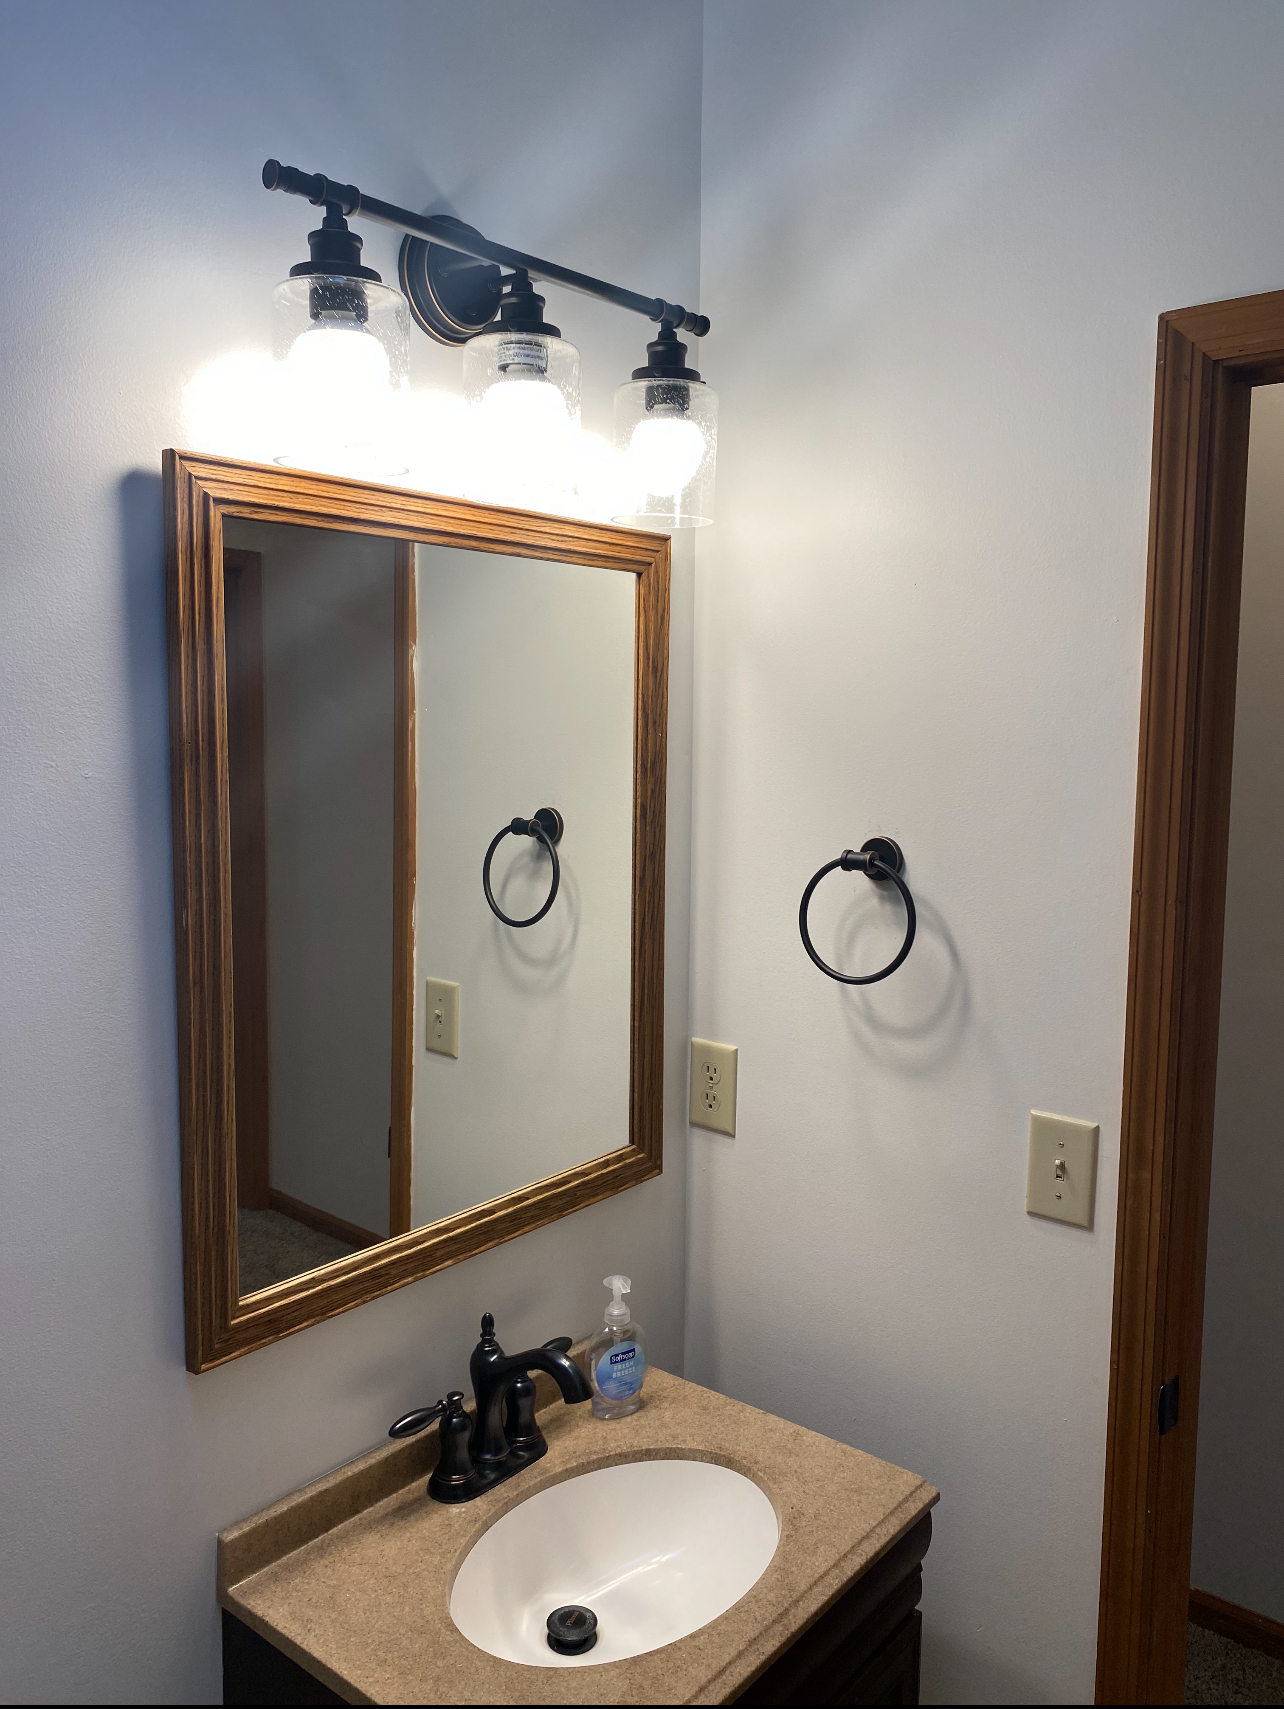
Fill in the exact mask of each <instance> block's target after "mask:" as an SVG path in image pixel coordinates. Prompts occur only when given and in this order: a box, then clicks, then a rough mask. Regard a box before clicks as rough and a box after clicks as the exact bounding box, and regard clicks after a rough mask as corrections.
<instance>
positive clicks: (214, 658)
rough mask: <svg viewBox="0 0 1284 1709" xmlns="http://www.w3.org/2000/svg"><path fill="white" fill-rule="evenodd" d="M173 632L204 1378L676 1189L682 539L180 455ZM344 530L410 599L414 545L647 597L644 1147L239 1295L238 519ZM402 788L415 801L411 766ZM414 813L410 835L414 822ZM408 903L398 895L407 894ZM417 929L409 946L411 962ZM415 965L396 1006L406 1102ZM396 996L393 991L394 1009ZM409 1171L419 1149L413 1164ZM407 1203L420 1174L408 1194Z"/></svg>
mask: <svg viewBox="0 0 1284 1709" xmlns="http://www.w3.org/2000/svg"><path fill="white" fill-rule="evenodd" d="M163 473H164V499H165V558H166V586H167V604H168V630H169V704H170V777H171V809H172V818H173V838H174V921H175V932H174V936H175V959H176V975H177V997H178V1046H179V1109H180V1131H181V1145H182V1199H183V1285H184V1306H185V1322H186V1341H187V1366H188V1369H189V1370H191V1371H195V1372H199V1371H206V1370H210V1369H211V1368H212V1367H214V1366H216V1365H221V1364H223V1363H225V1362H226V1361H227V1360H229V1359H234V1358H237V1357H238V1356H239V1355H241V1354H243V1353H249V1352H252V1351H253V1350H254V1349H255V1348H256V1347H264V1346H267V1345H268V1344H269V1343H271V1342H273V1341H277V1340H279V1339H280V1338H281V1337H282V1336H284V1335H290V1334H293V1333H294V1332H295V1331H296V1330H300V1329H306V1328H308V1327H309V1326H310V1325H311V1324H313V1323H319V1322H321V1321H322V1320H323V1319H325V1318H327V1317H333V1316H335V1315H336V1314H337V1313H338V1312H342V1311H347V1310H349V1309H350V1308H351V1307H352V1306H356V1305H361V1304H363V1303H364V1302H365V1301H366V1300H370V1299H375V1298H377V1297H378V1296H379V1295H380V1294H385V1293H389V1292H391V1291H392V1290H393V1289H394V1288H400V1287H404V1286H405V1285H406V1284H407V1283H408V1282H413V1281H417V1280H418V1279H419V1278H420V1277H422V1276H427V1275H431V1274H432V1273H433V1272H434V1271H436V1270H441V1269H444V1268H446V1267H447V1266H448V1265H451V1264H457V1263H459V1262H461V1261H462V1260H463V1259H465V1258H470V1257H472V1256H473V1255H474V1254H475V1253H478V1252H484V1251H486V1250H487V1249H488V1248H490V1247H492V1246H497V1245H499V1244H500V1243H501V1242H503V1241H505V1240H512V1239H513V1238H515V1237H516V1236H517V1235H519V1234H525V1233H526V1232H528V1231H529V1230H530V1229H534V1228H539V1227H541V1226H542V1225H543V1224H545V1223H548V1222H553V1221H555V1220H556V1219H558V1218H559V1217H563V1216H567V1215H569V1214H570V1213H571V1212H572V1211H575V1210H579V1209H581V1208H582V1207H584V1206H585V1205H590V1204H594V1203H596V1202H597V1201H598V1200H599V1199H604V1198H607V1197H609V1196H611V1195H612V1194H614V1193H618V1192H622V1191H624V1190H625V1189H626V1188H628V1187H632V1186H636V1185H637V1184H638V1183H640V1182H642V1181H646V1180H650V1179H651V1178H652V1177H654V1176H656V1175H658V1174H660V1172H661V1168H662V1163H663V1080H664V996H663V990H664V859H665V788H666V776H667V752H666V744H667V722H668V631H669V540H668V537H667V536H666V535H657V534H645V533H639V532H636V531H634V530H632V529H625V528H615V527H608V526H605V525H602V524H597V523H588V522H578V521H574V520H572V519H570V518H564V517H554V516H540V515H535V514H532V513H529V512H525V511H516V510H505V509H500V508H498V507H495V506H491V505H482V504H472V503H469V502H466V501H465V500H462V499H445V498H435V497H431V496H429V495H427V494H424V493H417V492H406V491H402V490H399V489H395V488H389V487H381V486H375V485H372V484H369V483H366V482H363V481H350V480H343V479H340V478H338V477H334V476H323V475H312V474H306V473H303V472H301V471H297V470H288V469H282V468H277V467H261V466H259V465H256V464H251V463H241V462H236V461H233V460H232V459H230V458H222V457H205V456H196V455H192V454H190V453H187V452H182V451H166V452H165V453H164V456H163ZM227 516H239V517H246V518H250V519H253V520H257V521H261V522H277V523H291V524H294V525H295V526H301V527H313V528H324V529H330V530H341V531H345V532H349V533H356V534H363V535H370V536H381V537H384V538H388V539H392V540H394V541H396V542H398V543H399V545H398V552H397V560H396V562H397V569H398V582H399V585H401V584H402V583H404V584H405V586H406V587H407V588H409V589H412V588H413V578H412V574H411V565H412V561H413V551H414V546H415V544H416V543H425V544H429V545H440V546H456V547H462V548H464V549H467V550H470V551H480V552H495V553H504V554H508V555H511V556H517V557H527V558H542V559H554V560H558V561H561V562H566V563H575V564H583V565H589V566H596V567H599V568H601V569H603V570H605V571H609V572H615V573H624V574H629V575H632V576H633V577H634V578H635V582H636V623H635V640H634V648H635V652H634V736H633V839H632V840H633V849H632V854H633V876H632V931H631V966H630V981H629V983H630V1021H629V1143H628V1145H626V1146H624V1147H622V1148H620V1149H619V1150H616V1151H612V1152H608V1153H607V1154H606V1155H605V1156H602V1157H598V1158H595V1159H593V1160H591V1161H589V1162H586V1163H581V1164H578V1165H576V1166H575V1167H574V1168H570V1169H566V1170H563V1171H562V1172H561V1173H559V1174H556V1175H552V1176H549V1177H548V1178H547V1179H546V1180H543V1181H538V1182H536V1183H534V1184H533V1185H531V1186H527V1187H523V1188H521V1189H519V1190H517V1191H515V1192H511V1193H507V1194H505V1195H504V1196H503V1197H501V1198H497V1199H493V1200H491V1201H490V1202H489V1203H488V1204H484V1205H478V1206H475V1207H473V1208H471V1209H469V1210H466V1211H462V1212H460V1213H458V1214H457V1215H454V1216H451V1217H447V1218H445V1219H444V1220H442V1221H440V1222H437V1223H433V1224H430V1225H429V1226H427V1227H425V1228H419V1229H412V1230H409V1231H408V1232H405V1233H401V1234H394V1235H393V1236H392V1237H391V1238H389V1239H388V1240H385V1241H381V1242H380V1243H379V1244H378V1245H374V1246H369V1247H366V1248H365V1249H363V1250H361V1251H358V1252H355V1253H353V1254H352V1255H351V1256H350V1257H346V1258H341V1259H339V1260H337V1261H336V1262H335V1263H332V1264H329V1265H327V1266H326V1267H325V1268H323V1269H319V1270H312V1271H309V1272H307V1273H305V1274H303V1275H300V1276H295V1277H292V1278H290V1279H289V1280H288V1281H284V1282H279V1283H277V1284H276V1285H275V1286H273V1287H271V1288H266V1289H264V1290H263V1291H261V1292H258V1293H254V1294H251V1295H248V1296H247V1297H245V1298H244V1299H243V1298H241V1297H240V1291H239V1286H238V1277H237V1238H236V1208H237V1191H236V1100H237V1087H236V1063H235V1049H234V1040H235V1026H234V1022H235V1016H234V1010H233V1001H232V960H233V942H232V908H231V896H232V846H231V830H230V826H231V814H230V804H229V789H228V782H229V779H228V772H229V766H228V724H227V707H228V698H227V673H226V662H225V658H226V655H225V635H224V566H223V519H224V518H225V517H227ZM408 755H409V757H408V759H407V760H406V762H405V764H404V766H402V767H400V768H399V776H398V788H399V789H402V790H405V789H408V790H411V791H413V789H414V771H413V765H414V757H413V755H414V750H413V743H411V744H409V745H408ZM413 818H414V815H413V811H412V812H411V813H410V814H409V815H408V822H409V823H410V824H413ZM403 889H404V887H399V888H398V892H397V894H398V895H400V894H402V890H403ZM409 931H410V926H409V921H408V920H403V921H402V922H401V923H400V927H399V929H397V930H396V942H397V943H398V944H403V945H404V944H406V943H407V942H408V939H409ZM408 966H409V963H408V961H407V959H406V957H405V956H403V958H402V961H401V972H400V973H399V974H397V973H395V974H394V978H395V979H397V978H399V979H400V981H401V984H402V985H404V986H405V987H406V990H405V999H406V1000H404V1001H403V1002H401V1003H400V1004H399V1005H396V1004H395V1006H394V1041H393V1051H394V1075H393V1097H394V1111H393V1115H394V1127H395V1126H396V1124H397V1122H398V1120H399V1119H402V1120H404V1122H406V1123H408V1121H409V1109H408V1104H407V1106H406V1108H405V1110H404V1112H402V1116H401V1117H400V1118H399V1115H398V1110H397V1096H398V1092H397V1088H398V1084H399V1079H398V1075H397V1073H396V1067H395V1065H396V1058H397V1053H398V1051H400V1052H402V1054H403V1060H404V1063H405V1070H406V1071H405V1073H404V1074H402V1075H401V1076H400V1084H401V1085H402V1087H403V1096H404V1097H405V1098H406V1099H408V1097H409V1083H410V1076H409V1064H410V1061H411V1056H412V1052H413V1048H414V1041H413V1037H412V1032H413V1025H414V1022H413V1002H412V1001H410V1000H409V999H410V998H411V996H412V995H413V994H412V992H411V991H410V989H409V985H408V983H407V981H408V979H409V978H410V977H411V975H410V974H409V973H408V971H407V969H408ZM396 989H397V986H396V985H394V999H395V992H396ZM403 1155H404V1157H405V1159H406V1162H405V1168H406V1170H407V1171H408V1167H409V1161H408V1160H409V1150H408V1146H407V1147H405V1148H404V1151H403ZM403 1190H404V1192H405V1193H406V1195H407V1200H408V1191H409V1187H408V1175H407V1179H406V1182H405V1184H404V1188H403Z"/></svg>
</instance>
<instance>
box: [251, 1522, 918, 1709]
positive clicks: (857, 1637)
mask: <svg viewBox="0 0 1284 1709" xmlns="http://www.w3.org/2000/svg"><path fill="white" fill-rule="evenodd" d="M931 1540H932V1516H931V1514H930V1513H929V1514H925V1515H924V1517H923V1518H922V1519H920V1520H919V1522H918V1524H917V1525H915V1526H914V1527H913V1529H912V1530H910V1531H907V1532H906V1534H905V1535H904V1536H903V1537H902V1538H901V1540H900V1542H899V1543H896V1544H894V1545H893V1546H892V1547H891V1548H890V1549H889V1550H888V1551H887V1553H886V1554H885V1555H884V1556H883V1557H882V1558H881V1560H878V1561H875V1563H874V1565H873V1566H872V1567H871V1568H870V1569H869V1571H868V1572H867V1573H865V1574H864V1576H863V1577H862V1578H858V1579H857V1580H856V1583H855V1584H853V1585H852V1586H851V1588H850V1589H849V1590H846V1591H844V1592H843V1594H842V1595H841V1596H840V1597H839V1598H838V1600H837V1602H835V1603H834V1605H833V1607H832V1608H829V1609H827V1610H826V1612H825V1613H824V1614H822V1615H821V1617H820V1619H819V1620H817V1621H816V1622H815V1623H814V1624H813V1625H811V1626H809V1627H808V1629H807V1630H806V1631H805V1632H804V1633H802V1635H801V1636H800V1637H798V1638H796V1639H795V1640H794V1642H793V1643H792V1644H791V1645H790V1646H789V1648H788V1649H787V1650H786V1651H785V1652H784V1654H783V1655H781V1656H778V1657H777V1659H776V1660H775V1661H774V1662H773V1663H772V1664H771V1666H770V1667H769V1668H768V1669H767V1670H766V1672H765V1673H761V1674H759V1676H758V1678H757V1679H756V1680H754V1682H753V1684H752V1685H750V1686H748V1687H747V1688H746V1689H745V1690H744V1691H743V1692H742V1693H741V1694H740V1696H739V1697H738V1698H737V1699H736V1702H737V1703H742V1704H755V1705H756V1704H777V1703H778V1704H790V1703H797V1704H828V1703H835V1704H844V1703H852V1704H855V1703H917V1702H918V1668H919V1640H920V1634H921V1631H922V1625H923V1616H922V1615H921V1614H920V1613H919V1610H918V1604H919V1599H920V1598H921V1597H922V1594H923V1565H922V1563H923V1557H924V1555H925V1554H926V1553H927V1546H928V1544H929V1543H930V1542H931ZM223 1701H224V1703H237V1704H241V1703H244V1704H249V1703H342V1702H343V1701H344V1699H343V1698H342V1697H338V1696H336V1694H335V1693H334V1692H333V1691H331V1690H330V1689H329V1687H328V1686H325V1685H322V1683H321V1681H320V1680H319V1679H314V1678H313V1677H312V1675H311V1674H310V1673H308V1672H307V1671H306V1669H304V1668H301V1667H300V1666H299V1664H298V1663H297V1662H295V1661H293V1660H291V1658H290V1657H289V1656H287V1655H285V1654H284V1653H283V1652H282V1651H281V1650H278V1649H276V1648H275V1646H274V1645H272V1644H270V1643H268V1641H267V1640H266V1639H265V1638H261V1637H260V1636H259V1635H258V1633H257V1632H253V1631H251V1630H250V1628H249V1627H248V1626H246V1625H245V1624H244V1623H243V1622H242V1621H240V1620H238V1619H237V1618H236V1616H235V1615H233V1614H229V1613H228V1612H227V1611H226V1610H224V1612H223Z"/></svg>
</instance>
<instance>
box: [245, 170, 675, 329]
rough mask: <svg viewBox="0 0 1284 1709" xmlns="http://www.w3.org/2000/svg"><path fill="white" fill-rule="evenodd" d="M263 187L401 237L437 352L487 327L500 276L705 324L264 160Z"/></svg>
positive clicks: (473, 233)
mask: <svg viewBox="0 0 1284 1709" xmlns="http://www.w3.org/2000/svg"><path fill="white" fill-rule="evenodd" d="M263 187H264V189H267V190H284V191H285V192H286V193H287V194H288V195H291V196H303V197H304V198H306V200H307V201H309V202H311V203H312V204H313V206H314V207H318V208H321V207H323V208H325V209H326V211H327V213H328V214H331V215H341V216H344V217H347V218H352V217H360V218H362V219H367V220H376V221H377V222H378V223H379V224H380V225H390V226H394V227H396V228H397V230H399V231H403V232H404V233H405V234H406V236H405V239H404V241H403V243H402V245H401V259H400V264H399V271H400V276H401V286H402V289H403V290H404V291H405V293H406V298H407V300H408V302H409V303H410V309H411V313H412V314H413V315H414V317H415V320H416V322H417V323H418V325H419V326H420V327H421V328H422V329H423V331H425V332H426V333H428V335H429V336H430V337H431V338H435V339H437V340H438V342H439V343H442V344H466V343H467V342H468V340H469V339H470V338H471V337H472V336H473V335H474V333H478V332H481V331H482V329H483V328H484V327H487V326H489V325H490V323H491V321H493V320H494V319H495V317H496V315H497V314H498V313H499V306H500V300H501V297H502V296H503V294H504V285H505V283H506V281H505V280H504V279H503V275H502V271H501V270H502V269H503V268H509V269H510V270H511V271H512V272H514V273H518V274H522V275H524V276H525V277H526V278H528V279H542V280H544V281H546V282H547V283H548V284H551V285H564V286H565V287H566V289H567V290H569V291H579V292H580V293H581V294H582V295H584V296H586V297H597V298H598V299H599V301H601V302H604V303H614V305H615V306H616V308H621V309H630V310H631V311H632V312H633V313H634V314H640V315H645V316H646V318H647V319H648V320H653V321H668V322H669V323H670V324H671V325H672V326H674V327H676V328H677V330H678V331H679V332H689V333H691V334H692V335H693V336H694V337H696V338H703V337H704V336H705V334H706V333H707V332H708V331H709V317H708V315H702V314H699V313H697V312H696V310H694V309H687V308H684V307H683V306H682V304H681V303H670V302H667V301H666V300H665V299H664V298H663V297H647V296H643V295H642V294H641V293H640V292H638V291H626V290H625V289H624V288H623V287H622V286H620V285H611V284H608V283H607V281H606V280H605V279H594V278H593V277H592V276H591V275H590V274H587V273H577V272H576V271H575V270H574V269H573V268H570V267H562V266H560V265H559V264H558V263H557V262H556V261H542V260H541V259H540V258H539V256H537V255H527V254H525V253H524V252H523V251H522V250H520V249H510V248H508V246H507V245H506V244H503V243H492V241H491V240H490V238H488V237H483V236H482V234H481V232H479V231H477V230H475V229H474V227H472V226H470V225H465V224H464V222H463V221H462V220H457V219H455V218H453V217H452V216H451V215H449V214H416V213H412V212H411V211H410V209H409V208H399V207H397V206H395V204H393V203H392V202H381V201H379V200H378V198H377V197H374V196H367V195H365V194H364V193H363V192H362V191H360V190H358V188H357V186H356V185H355V184H339V183H336V182H335V180H334V179H332V178H327V177H326V176H325V174H324V173H322V172H301V171H300V170H299V169H298V167H297V166H282V165H281V163H280V161H279V160H269V161H267V162H266V164H265V165H264V167H263Z"/></svg>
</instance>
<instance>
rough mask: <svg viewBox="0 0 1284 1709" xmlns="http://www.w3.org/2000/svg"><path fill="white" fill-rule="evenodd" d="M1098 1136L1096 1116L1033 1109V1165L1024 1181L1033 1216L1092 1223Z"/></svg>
mask: <svg viewBox="0 0 1284 1709" xmlns="http://www.w3.org/2000/svg"><path fill="white" fill-rule="evenodd" d="M1100 1137H1101V1129H1100V1127H1099V1126H1098V1125H1097V1124H1096V1123H1095V1122H1081V1121H1076V1120H1075V1119H1074V1117H1073V1116H1050V1115H1048V1114H1047V1112H1046V1111H1044V1110H1031V1111H1030V1171H1029V1174H1028V1176H1027V1177H1026V1184H1025V1208H1026V1211H1027V1212H1028V1213H1029V1215H1030V1216H1047V1217H1052V1218H1053V1219H1054V1220H1055V1221H1056V1222H1068V1223H1073V1225H1074V1226H1075V1227H1076V1228H1091V1227H1092V1207H1093V1200H1094V1199H1095V1197H1096V1190H1097V1141H1098V1139H1099V1138H1100Z"/></svg>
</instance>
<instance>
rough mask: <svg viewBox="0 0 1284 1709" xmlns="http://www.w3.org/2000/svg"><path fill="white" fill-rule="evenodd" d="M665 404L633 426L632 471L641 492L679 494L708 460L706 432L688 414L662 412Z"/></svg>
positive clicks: (630, 452) (630, 463)
mask: <svg viewBox="0 0 1284 1709" xmlns="http://www.w3.org/2000/svg"><path fill="white" fill-rule="evenodd" d="M663 407H665V406H663V405H661V406H657V408H656V411H655V413H654V414H653V415H649V416H647V417H646V419H645V420H643V421H640V422H638V424H637V426H636V427H635V428H634V429H633V437H632V438H631V439H630V440H629V450H628V459H629V472H630V474H631V475H632V476H633V477H634V479H635V480H636V482H637V486H638V489H639V491H641V492H644V493H655V494H657V495H661V494H664V495H669V494H672V495H673V496H675V497H676V496H677V495H678V494H679V493H681V492H682V491H683V489H684V488H685V487H686V485H687V483H688V481H690V479H691V477H692V476H693V475H694V474H695V472H696V470H697V469H698V468H699V467H700V464H701V463H702V461H703V460H704V435H703V434H702V433H701V431H700V429H699V428H698V427H697V426H696V424H695V422H694V421H690V420H688V418H687V417H686V416H685V415H680V414H678V413H676V412H675V413H674V414H672V415H668V414H666V415H661V414H660V409H661V408H663ZM669 407H672V406H669Z"/></svg>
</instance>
